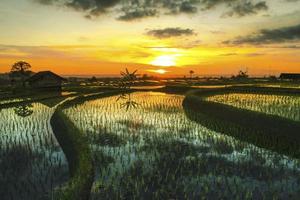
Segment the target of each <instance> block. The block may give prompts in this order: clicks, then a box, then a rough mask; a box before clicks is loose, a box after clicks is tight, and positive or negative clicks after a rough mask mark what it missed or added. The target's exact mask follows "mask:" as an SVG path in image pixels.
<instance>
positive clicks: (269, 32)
mask: <svg viewBox="0 0 300 200" xmlns="http://www.w3.org/2000/svg"><path fill="white" fill-rule="evenodd" d="M289 41H300V24H298V25H295V26H289V27H283V28H278V29H262V30H260V31H259V32H258V33H253V34H252V35H248V36H240V37H237V38H236V39H234V40H229V41H224V42H223V43H224V44H233V45H241V44H271V43H282V42H289Z"/></svg>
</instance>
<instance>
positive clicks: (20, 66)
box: [10, 61, 31, 87]
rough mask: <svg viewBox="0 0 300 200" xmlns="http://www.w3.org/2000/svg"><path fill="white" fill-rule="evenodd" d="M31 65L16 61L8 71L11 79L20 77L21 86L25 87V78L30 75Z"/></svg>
mask: <svg viewBox="0 0 300 200" xmlns="http://www.w3.org/2000/svg"><path fill="white" fill-rule="evenodd" d="M30 68H31V65H30V64H29V63H27V62H25V61H18V62H16V63H15V64H13V65H12V67H11V70H10V76H11V77H20V78H21V80H22V85H23V87H25V78H26V77H27V76H29V75H30V72H31V71H30V70H29V69H30Z"/></svg>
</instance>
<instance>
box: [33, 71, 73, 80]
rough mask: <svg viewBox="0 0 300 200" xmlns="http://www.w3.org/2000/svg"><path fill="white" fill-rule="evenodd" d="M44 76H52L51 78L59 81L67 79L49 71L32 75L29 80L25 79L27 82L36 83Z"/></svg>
mask: <svg viewBox="0 0 300 200" xmlns="http://www.w3.org/2000/svg"><path fill="white" fill-rule="evenodd" d="M46 76H52V77H55V78H56V79H59V80H61V81H66V80H67V79H65V78H63V77H61V76H59V75H57V74H55V73H53V72H51V71H41V72H38V73H36V74H34V75H32V76H31V77H30V78H28V79H27V81H28V82H34V81H38V80H40V79H42V78H44V77H46Z"/></svg>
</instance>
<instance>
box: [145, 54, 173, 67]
mask: <svg viewBox="0 0 300 200" xmlns="http://www.w3.org/2000/svg"><path fill="white" fill-rule="evenodd" d="M175 59H176V58H175V56H174V55H163V56H158V57H156V58H155V59H154V60H153V61H152V62H151V64H152V65H155V66H162V67H170V66H175V65H176V62H175Z"/></svg>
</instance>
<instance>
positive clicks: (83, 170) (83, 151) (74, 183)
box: [50, 91, 120, 200]
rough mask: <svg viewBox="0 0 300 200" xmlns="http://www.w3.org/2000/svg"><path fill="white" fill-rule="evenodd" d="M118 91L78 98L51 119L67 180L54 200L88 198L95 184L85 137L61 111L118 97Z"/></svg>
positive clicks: (70, 101) (59, 108)
mask: <svg viewBox="0 0 300 200" xmlns="http://www.w3.org/2000/svg"><path fill="white" fill-rule="evenodd" d="M119 93H120V91H113V92H106V93H98V94H92V95H85V96H78V97H76V98H74V99H71V100H67V101H65V102H64V103H63V104H61V105H59V106H58V107H57V109H56V111H55V112H54V114H53V116H52V117H51V120H50V123H51V126H52V129H53V132H54V134H55V136H56V138H57V140H58V142H59V144H60V146H61V147H62V149H63V152H64V153H65V155H66V158H67V160H68V164H69V171H70V176H71V177H70V180H69V182H68V183H67V184H66V185H65V186H64V187H62V188H60V189H58V190H57V191H56V193H55V194H56V199H66V200H67V199H72V200H76V199H78V200H85V199H89V196H90V190H91V187H92V184H93V181H94V173H95V172H94V165H93V159H92V154H91V151H90V149H89V145H88V141H87V138H86V137H85V136H84V134H82V133H81V132H80V130H78V129H77V128H76V127H75V125H74V124H73V123H72V122H71V121H70V120H69V119H68V117H67V116H66V115H65V114H63V112H62V110H63V109H65V108H68V107H70V106H73V105H77V104H81V103H84V102H85V101H88V100H92V99H97V98H101V97H107V96H111V95H116V94H119Z"/></svg>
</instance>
